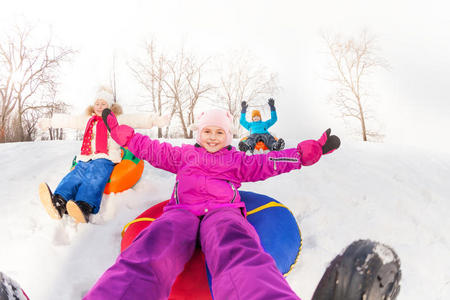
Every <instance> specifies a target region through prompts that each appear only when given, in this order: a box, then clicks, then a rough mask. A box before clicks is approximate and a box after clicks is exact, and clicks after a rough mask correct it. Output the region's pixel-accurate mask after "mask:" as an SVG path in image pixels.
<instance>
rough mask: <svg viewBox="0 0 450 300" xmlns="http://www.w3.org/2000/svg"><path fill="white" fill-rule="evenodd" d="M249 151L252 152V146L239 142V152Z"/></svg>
mask: <svg viewBox="0 0 450 300" xmlns="http://www.w3.org/2000/svg"><path fill="white" fill-rule="evenodd" d="M248 150H250V146H249V145H247V143H246V142H239V151H242V152H247V151H248Z"/></svg>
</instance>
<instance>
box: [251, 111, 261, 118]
mask: <svg viewBox="0 0 450 300" xmlns="http://www.w3.org/2000/svg"><path fill="white" fill-rule="evenodd" d="M255 116H258V117H259V118H260V119H261V113H260V112H259V110H257V109H255V110H253V111H252V118H253V117H255Z"/></svg>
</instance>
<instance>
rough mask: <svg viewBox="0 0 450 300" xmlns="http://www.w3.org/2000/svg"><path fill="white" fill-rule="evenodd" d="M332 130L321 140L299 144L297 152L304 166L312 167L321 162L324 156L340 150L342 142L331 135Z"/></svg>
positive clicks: (328, 130) (324, 134) (323, 135)
mask: <svg viewBox="0 0 450 300" xmlns="http://www.w3.org/2000/svg"><path fill="white" fill-rule="evenodd" d="M330 133H331V129H327V130H326V131H325V132H324V133H323V134H322V136H321V137H320V139H319V140H317V141H315V140H307V141H303V142H301V143H299V144H298V146H297V150H298V152H299V153H300V161H301V163H302V165H304V166H310V165H313V164H315V163H316V162H318V161H319V159H320V157H321V156H322V154H329V153H331V152H333V151H334V150H336V149H337V148H339V146H340V145H341V140H340V139H339V138H338V137H337V136H335V135H331V136H330Z"/></svg>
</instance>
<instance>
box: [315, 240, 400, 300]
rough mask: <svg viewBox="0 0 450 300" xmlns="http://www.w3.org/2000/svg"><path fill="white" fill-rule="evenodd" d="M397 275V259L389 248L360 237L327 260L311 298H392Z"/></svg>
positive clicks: (318, 299) (398, 277) (395, 295)
mask: <svg viewBox="0 0 450 300" xmlns="http://www.w3.org/2000/svg"><path fill="white" fill-rule="evenodd" d="M400 279H401V271H400V259H399V258H398V256H397V254H396V253H395V252H394V250H393V249H392V248H390V247H388V246H386V245H383V244H380V243H377V242H373V241H370V240H359V241H356V242H353V243H352V244H351V245H350V246H348V247H347V248H346V249H345V251H344V253H343V254H341V255H338V256H337V257H336V258H335V259H334V260H333V261H332V262H331V263H330V266H329V267H328V268H327V270H326V271H325V274H324V275H323V277H322V279H321V280H320V282H319V284H318V286H317V289H316V291H315V292H314V295H313V297H312V300H361V299H364V300H381V299H389V300H394V299H396V297H397V295H398V293H399V291H400Z"/></svg>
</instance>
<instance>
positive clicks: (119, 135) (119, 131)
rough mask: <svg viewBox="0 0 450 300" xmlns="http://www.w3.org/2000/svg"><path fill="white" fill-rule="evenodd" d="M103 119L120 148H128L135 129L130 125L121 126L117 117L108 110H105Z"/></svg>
mask: <svg viewBox="0 0 450 300" xmlns="http://www.w3.org/2000/svg"><path fill="white" fill-rule="evenodd" d="M102 119H103V122H104V123H105V124H106V128H108V131H109V132H110V133H111V137H112V138H113V140H115V141H116V143H117V144H119V145H120V146H122V147H126V146H127V145H128V143H129V142H130V140H131V138H132V137H133V136H134V129H133V128H131V127H130V126H128V125H119V123H118V122H117V118H116V116H115V115H114V114H113V113H112V111H111V110H110V109H108V108H105V109H104V110H103V112H102Z"/></svg>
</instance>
